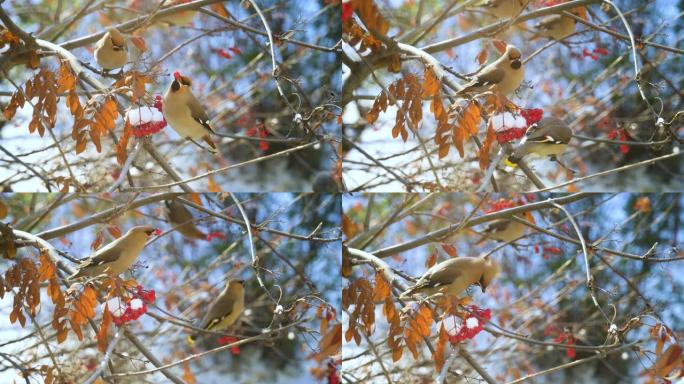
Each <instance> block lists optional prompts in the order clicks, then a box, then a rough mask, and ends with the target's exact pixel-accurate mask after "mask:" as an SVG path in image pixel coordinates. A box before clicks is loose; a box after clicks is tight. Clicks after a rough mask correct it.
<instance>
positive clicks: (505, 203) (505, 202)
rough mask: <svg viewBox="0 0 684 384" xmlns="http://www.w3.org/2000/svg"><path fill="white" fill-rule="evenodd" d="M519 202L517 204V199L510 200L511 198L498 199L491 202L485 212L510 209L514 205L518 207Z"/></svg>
mask: <svg viewBox="0 0 684 384" xmlns="http://www.w3.org/2000/svg"><path fill="white" fill-rule="evenodd" d="M518 205H519V204H517V203H516V202H515V201H513V200H510V199H499V200H497V201H494V202H491V203H489V206H488V207H487V209H485V211H484V212H485V213H492V212H498V211H501V210H503V209H509V208H513V207H517V206H518Z"/></svg>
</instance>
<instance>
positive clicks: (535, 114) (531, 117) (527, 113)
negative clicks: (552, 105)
mask: <svg viewBox="0 0 684 384" xmlns="http://www.w3.org/2000/svg"><path fill="white" fill-rule="evenodd" d="M543 114H544V110H543V109H539V108H533V109H521V110H520V116H522V117H523V118H525V121H526V122H527V126H528V127H529V126H530V125H532V124H534V123H536V122H537V121H539V120H541V118H542V115H543Z"/></svg>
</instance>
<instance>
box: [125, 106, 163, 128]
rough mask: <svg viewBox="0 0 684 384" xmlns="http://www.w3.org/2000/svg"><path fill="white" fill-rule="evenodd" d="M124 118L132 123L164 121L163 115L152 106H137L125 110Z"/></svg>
mask: <svg viewBox="0 0 684 384" xmlns="http://www.w3.org/2000/svg"><path fill="white" fill-rule="evenodd" d="M125 119H126V120H128V122H129V123H131V124H133V125H142V124H145V123H154V122H158V121H164V115H162V113H161V112H159V110H158V109H157V108H154V107H138V108H134V109H129V110H128V111H127V112H126V117H125Z"/></svg>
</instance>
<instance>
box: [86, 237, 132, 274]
mask: <svg viewBox="0 0 684 384" xmlns="http://www.w3.org/2000/svg"><path fill="white" fill-rule="evenodd" d="M119 239H121V238H119ZM119 239H117V240H114V241H112V242H111V243H109V244H107V245H105V246H104V247H102V248H100V249H99V250H98V251H97V252H96V253H95V254H94V255H93V256H91V257H89V258H88V259H86V260H85V261H84V262H83V263H82V264H81V265H80V268H84V267H94V266H98V265H102V264H107V263H111V262H113V261H115V260H117V259H118V258H119V257H121V250H122V249H121V247H117V245H118V243H119V241H118V240H119Z"/></svg>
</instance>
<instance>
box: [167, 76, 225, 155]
mask: <svg viewBox="0 0 684 384" xmlns="http://www.w3.org/2000/svg"><path fill="white" fill-rule="evenodd" d="M163 114H164V118H165V119H166V122H167V123H169V125H171V127H172V128H173V129H174V130H175V131H176V132H178V134H179V135H181V137H184V138H186V139H188V140H191V141H192V142H193V143H195V144H197V145H198V146H200V147H202V146H201V145H200V144H198V143H197V142H196V141H195V139H199V138H202V139H203V140H204V141H205V142H206V143H207V144H209V146H210V147H211V149H210V151H212V152H216V144H214V142H213V141H212V140H211V138H210V137H209V134H212V133H214V130H213V129H212V128H211V126H210V125H209V117H208V116H207V112H206V111H205V110H204V108H202V105H201V104H200V103H199V101H197V98H195V95H193V94H192V80H190V78H189V77H187V76H181V74H180V73H179V72H174V73H173V82H172V83H171V85H170V86H169V88H168V89H167V90H166V93H164V107H163ZM202 148H204V147H202Z"/></svg>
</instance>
